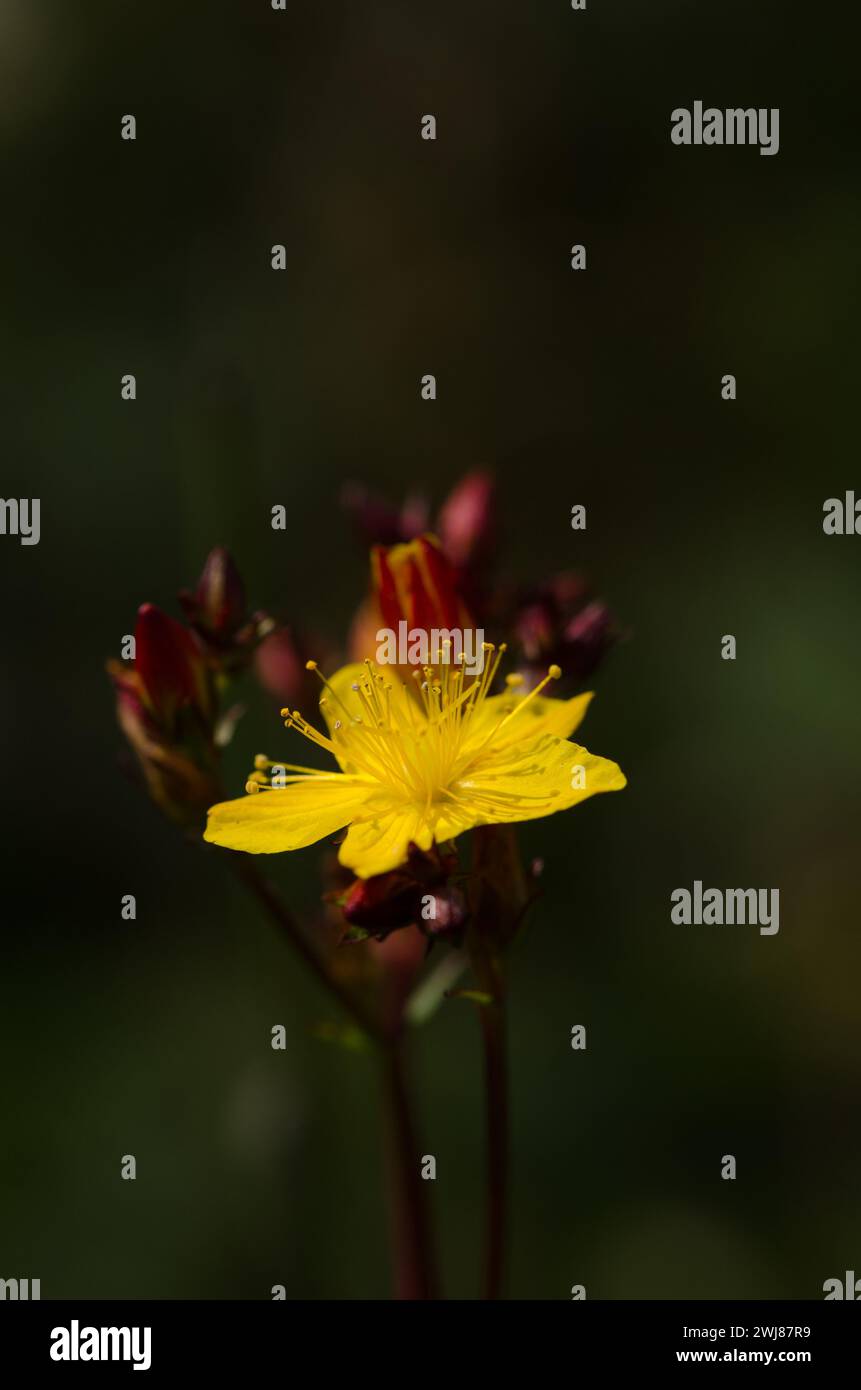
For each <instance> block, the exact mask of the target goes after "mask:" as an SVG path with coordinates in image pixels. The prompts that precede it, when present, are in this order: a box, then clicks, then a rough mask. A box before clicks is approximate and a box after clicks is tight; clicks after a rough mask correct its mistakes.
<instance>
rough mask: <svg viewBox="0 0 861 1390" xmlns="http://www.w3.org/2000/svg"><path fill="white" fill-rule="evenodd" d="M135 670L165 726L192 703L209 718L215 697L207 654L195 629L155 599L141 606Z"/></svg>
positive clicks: (136, 628) (152, 707)
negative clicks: (169, 615)
mask: <svg viewBox="0 0 861 1390" xmlns="http://www.w3.org/2000/svg"><path fill="white" fill-rule="evenodd" d="M135 670H136V671H137V674H138V676H139V677H140V688H141V691H142V694H143V697H144V700H145V701H146V703H147V705H148V708H149V711H150V713H151V714H152V715H153V716H154V718H155V719H156V721H157V722H158V724H159V725H160V726H161V727H162V728H163V729H165V730H170V729H172V728H173V727H174V725H175V724H176V720H177V716H178V714H179V712H180V710H181V709H183V708H185V707H187V706H192V707H193V708H194V709H195V710H196V711H197V712H198V713H199V714H200V715H201V717H202V718H203V719H204V721H208V720H209V718H210V716H211V713H212V697H211V691H210V687H209V678H208V675H207V671H206V665H205V662H204V660H203V654H202V652H201V650H200V648H199V646H198V645H197V642H196V641H195V639H194V636H193V635H192V633H190V632H189V631H188V629H187V628H185V627H183V625H182V623H178V622H177V621H176V619H175V618H170V617H168V615H167V613H163V612H162V611H161V609H160V608H156V606H155V604H153V603H144V604H142V606H141V607H140V608H139V609H138V619H137V623H136V625H135Z"/></svg>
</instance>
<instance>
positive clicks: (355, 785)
mask: <svg viewBox="0 0 861 1390" xmlns="http://www.w3.org/2000/svg"><path fill="white" fill-rule="evenodd" d="M371 790H372V789H370V788H369V787H368V784H367V782H362V781H359V779H358V778H353V777H345V776H343V774H342V773H340V772H333V773H331V774H330V775H327V776H324V777H309V778H308V779H307V780H305V781H302V782H292V783H290V784H289V785H288V786H286V787H277V788H275V789H273V790H271V791H261V792H258V793H257V794H256V795H255V796H240V797H238V798H237V799H236V800H235V801H220V802H219V803H218V805H217V806H212V807H211V808H210V811H209V820H208V822H207V826H206V830H205V832H204V836H203V838H204V839H205V840H209V842H210V843H211V844H214V845H223V846H224V847H225V849H241V850H245V851H246V852H247V853H248V854H279V853H280V852H281V851H282V850H288V849H303V848H304V846H305V845H313V844H314V843H315V842H316V841H317V840H322V839H324V837H325V836H326V835H334V833H335V831H336V830H341V829H343V827H344V826H345V825H348V824H349V822H350V821H351V820H352V818H353V816H354V815H355V813H356V812H357V811H358V810H359V809H360V808H363V809H366V808H367V802H368V796H369V793H370V792H371Z"/></svg>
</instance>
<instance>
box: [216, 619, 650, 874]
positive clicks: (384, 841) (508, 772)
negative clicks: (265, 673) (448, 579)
mask: <svg viewBox="0 0 861 1390" xmlns="http://www.w3.org/2000/svg"><path fill="white" fill-rule="evenodd" d="M504 650H505V649H504V647H500V648H499V650H498V651H497V652H496V653H495V655H494V649H493V648H492V647H490V646H487V647H486V653H487V657H488V659H487V661H486V663H485V669H484V671H483V674H482V675H481V676H480V677H479V678H478V679H477V680H476V681H473V682H472V683H469V682H468V680H467V679H466V678H465V677H464V674H463V671H462V670H461V668H460V667H459V666H453V665H450V664H447V663H445V662H443V663H441V664H440V665H438V666H435V667H430V666H426V667H423V668H422V669H421V670H416V671H415V672H413V676H414V678H415V686H416V688H415V690H410V689H409V688H408V686H407V684H406V683H405V682H403V681H402V680H400V679H395V678H392V679H389V678H388V677H387V676H386V675H384V674H383V673H382V672H381V671H380V670H379V669H378V668H377V667H376V666H375V665H374V663H373V662H372V661H366V662H364V663H360V664H355V665H351V666H345V667H344V668H343V669H342V670H341V671H339V672H338V673H337V674H336V675H335V676H334V677H333V678H332V680H331V681H327V680H324V682H323V683H324V686H325V691H324V694H323V696H322V697H321V700H320V708H321V710H322V711H323V715H324V717H325V720H326V724H327V726H328V729H329V735H328V737H326V736H325V735H324V734H321V733H319V732H318V731H317V730H316V729H314V728H313V727H312V725H310V724H309V723H308V722H307V721H306V720H305V719H303V717H302V715H301V714H300V713H299V712H298V710H295V711H290V710H282V714H283V715H284V716H285V723H286V726H287V728H294V729H298V730H299V732H300V733H302V734H304V735H305V737H306V738H308V739H310V740H311V742H312V743H316V744H318V745H319V746H320V747H321V748H325V749H326V750H327V752H329V753H331V754H332V755H333V757H334V758H335V759H336V761H337V763H338V766H339V767H340V771H339V772H335V771H331V772H320V771H316V770H315V769H313V768H307V767H300V766H297V765H296V764H287V763H274V762H271V761H270V760H269V759H268V758H263V757H259V758H258V759H257V760H256V771H255V772H254V773H253V774H252V776H251V779H250V780H249V782H248V784H247V787H246V790H247V791H248V792H254V793H258V794H257V795H250V796H246V797H240V798H239V800H237V801H224V802H221V803H220V804H219V805H217V806H213V807H212V809H211V810H210V812H209V823H208V825H207V828H206V834H205V838H206V839H207V840H210V841H212V843H213V844H217V845H224V846H225V847H226V848H228V849H236V850H245V851H247V852H248V853H250V854H275V853H278V852H279V851H281V850H291V849H301V848H303V847H304V846H305V845H311V844H314V843H315V841H317V840H321V839H323V838H324V837H326V836H328V835H334V834H335V832H336V831H338V830H342V829H343V828H344V827H345V826H349V830H348V832H347V836H346V839H345V840H344V842H343V844H342V845H341V848H340V853H339V858H340V861H341V863H342V864H344V865H345V866H346V867H347V868H348V869H352V870H353V872H354V873H355V874H357V875H358V876H359V877H360V878H370V877H371V876H372V875H374V874H382V873H387V872H388V871H389V870H390V869H394V868H397V866H398V865H399V864H401V863H403V861H404V860H405V859H406V857H407V851H408V849H409V845H410V842H411V841H412V842H414V843H415V844H416V845H418V847H419V848H420V849H423V850H427V849H429V848H430V846H431V845H432V844H433V843H434V842H435V841H436V842H438V843H440V842H443V841H446V840H453V839H454V838H455V836H457V835H460V834H462V833H463V831H465V830H469V829H471V828H472V827H473V826H476V825H489V824H495V823H501V822H506V821H508V822H510V821H524V820H534V819H536V818H538V817H540V816H549V815H552V814H553V813H554V812H555V811H564V810H566V809H567V808H568V807H569V806H574V805H576V804H577V802H578V801H584V800H585V799H586V797H589V796H594V795H595V794H596V793H597V792H609V791H618V790H620V789H621V788H622V787H624V785H625V777H624V774H623V773H622V772H621V771H620V769H619V768H618V767H617V765H616V764H615V763H613V762H608V761H607V760H606V759H605V758H597V757H594V756H593V755H592V754H591V753H588V752H587V751H586V749H585V748H581V747H579V745H577V744H575V743H569V742H568V737H569V735H570V734H572V733H573V732H574V730H575V729H576V728H577V726H578V724H579V723H580V721H581V720H582V718H583V715H584V714H585V712H586V707H587V705H588V704H589V701H590V700H591V698H592V696H591V694H586V695H577V696H575V697H574V698H573V699H571V700H554V699H547V698H545V697H543V696H542V695H541V693H540V692H541V690H543V688H544V687H545V686H546V685H547V683H548V681H550V680H553V679H556V678H558V676H559V675H560V674H561V672H560V670H559V668H558V666H551V667H550V670H549V673H548V675H547V677H546V678H545V680H543V681H542V682H541V684H540V685H539V686H537V687H536V689H535V690H534V691H532V692H531V693H530V694H528V695H526V696H524V695H523V694H522V693H521V691H520V690H519V685H520V681H519V678H518V677H516V676H510V677H509V678H508V682H507V690H506V691H505V693H504V694H501V695H490V694H489V693H488V692H489V690H490V689H491V686H492V684H493V681H494V678H495V676H496V673H497V670H498V668H499V663H500V659H501V657H502V655H503V652H504ZM308 665H309V667H310V668H311V669H316V666H315V663H314V662H309V663H308Z"/></svg>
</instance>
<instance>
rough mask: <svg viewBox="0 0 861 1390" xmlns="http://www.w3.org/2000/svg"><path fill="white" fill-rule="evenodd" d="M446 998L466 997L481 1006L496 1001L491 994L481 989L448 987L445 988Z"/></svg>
mask: <svg viewBox="0 0 861 1390" xmlns="http://www.w3.org/2000/svg"><path fill="white" fill-rule="evenodd" d="M445 997H446V999H468V1000H469V1001H470V1003H471V1004H481V1006H482V1008H484V1007H486V1006H487V1005H488V1004H493V1003H495V1002H496V1001H495V1000H494V997H493V995H492V994H485V993H484V991H483V990H481V989H450V990H446V996H445Z"/></svg>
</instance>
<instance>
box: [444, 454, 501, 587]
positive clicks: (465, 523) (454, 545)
mask: <svg viewBox="0 0 861 1390" xmlns="http://www.w3.org/2000/svg"><path fill="white" fill-rule="evenodd" d="M494 492H495V484H494V481H493V478H492V477H491V475H490V474H489V473H468V474H467V475H466V477H465V478H462V479H461V481H460V482H459V483H458V484H457V486H456V487H455V488H454V489H453V491H452V492H451V493H450V494H449V496H448V498H447V500H446V501H445V502H444V504H443V506H442V508H441V510H440V514H439V534H440V540H441V541H442V544H443V549H444V550H445V553H446V555H447V557H448V559H449V560H450V561H451V563H452V564H453V565H457V566H459V567H463V566H466V565H469V564H470V563H471V562H472V561H473V560H474V559H475V558H476V556H477V555H478V554H479V553H480V552H481V551H482V550H483V549H484V548H485V547H486V546H487V544H488V542H489V540H490V537H491V533H492V530H493V500H494Z"/></svg>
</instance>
